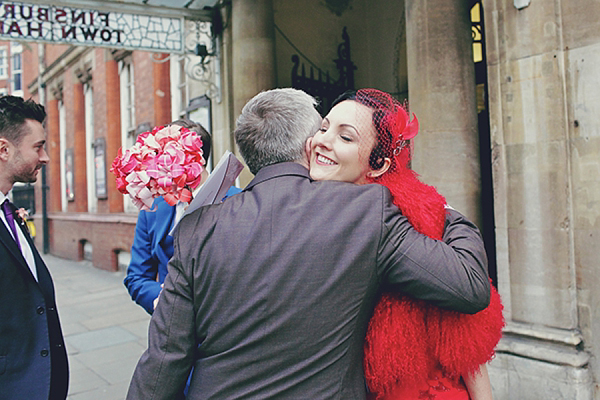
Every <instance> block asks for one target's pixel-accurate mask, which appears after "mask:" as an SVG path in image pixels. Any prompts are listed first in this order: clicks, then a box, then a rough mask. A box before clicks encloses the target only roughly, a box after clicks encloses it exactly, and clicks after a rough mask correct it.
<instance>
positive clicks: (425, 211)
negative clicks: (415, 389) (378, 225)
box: [364, 122, 504, 398]
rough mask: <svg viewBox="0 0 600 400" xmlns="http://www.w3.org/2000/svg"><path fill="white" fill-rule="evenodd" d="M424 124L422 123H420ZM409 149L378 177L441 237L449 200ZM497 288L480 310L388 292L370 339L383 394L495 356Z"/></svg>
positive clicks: (369, 368) (369, 365)
mask: <svg viewBox="0 0 600 400" xmlns="http://www.w3.org/2000/svg"><path fill="white" fill-rule="evenodd" d="M417 124H418V122H417ZM409 158H410V154H409V149H404V150H402V152H401V153H400V154H399V155H398V157H396V158H395V162H396V165H395V168H394V170H393V171H391V172H389V173H387V174H384V175H382V176H381V177H380V178H378V179H377V180H376V181H374V182H377V183H380V184H382V185H384V186H386V187H387V188H388V189H389V190H390V192H391V193H392V197H393V200H394V204H396V205H397V206H398V207H399V208H400V210H401V211H402V213H403V214H404V215H405V216H406V217H407V218H408V220H409V221H410V222H411V224H412V225H413V226H414V227H415V229H417V230H418V231H419V232H421V233H423V234H425V235H427V236H429V237H431V238H434V239H438V240H441V239H442V235H443V231H444V225H445V217H446V209H445V205H446V200H445V199H444V197H443V196H442V195H441V194H439V193H438V192H437V190H436V189H435V188H434V187H432V186H429V185H426V184H424V183H423V182H421V181H420V180H419V179H418V177H417V175H416V174H415V173H414V172H413V171H412V170H410V169H408V168H407V165H408V160H409ZM502 309H503V307H502V302H501V300H500V296H499V295H498V292H496V290H495V289H494V288H493V287H492V298H491V302H490V305H489V306H488V307H487V308H486V309H485V310H483V311H481V312H479V313H477V314H474V315H468V314H461V313H457V312H454V311H448V310H443V309H440V308H437V307H435V306H432V305H430V304H428V303H425V302H423V301H419V300H415V299H412V298H409V297H406V296H402V295H395V294H394V295H392V294H384V295H383V296H382V298H381V300H380V301H379V303H378V304H377V305H376V307H375V312H374V314H373V317H372V318H371V320H370V322H369V327H368V331H367V336H366V339H365V358H364V367H365V377H366V380H367V384H368V386H369V389H370V390H371V392H373V393H375V394H376V396H377V397H378V398H379V397H381V396H384V395H385V393H386V392H389V390H390V389H391V388H393V387H394V386H395V385H397V384H402V385H412V384H415V383H416V382H418V381H419V380H421V381H422V380H424V379H427V378H428V377H429V374H430V373H431V371H432V370H433V369H434V368H435V367H436V366H438V365H440V366H441V367H442V368H443V370H444V373H445V374H447V376H449V377H456V378H458V377H460V376H462V375H465V374H468V373H472V372H474V371H476V370H477V369H478V368H479V366H480V365H481V364H483V363H485V362H487V361H489V360H490V359H491V358H492V357H493V355H494V348H495V347H496V345H497V343H498V341H499V340H500V337H501V336H502V327H503V326H504V318H503V316H502Z"/></svg>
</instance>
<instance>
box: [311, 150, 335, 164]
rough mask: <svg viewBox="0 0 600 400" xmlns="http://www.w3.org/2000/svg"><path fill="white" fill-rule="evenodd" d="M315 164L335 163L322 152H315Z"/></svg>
mask: <svg viewBox="0 0 600 400" xmlns="http://www.w3.org/2000/svg"><path fill="white" fill-rule="evenodd" d="M315 160H316V162H317V164H319V165H336V164H337V163H336V162H335V161H333V160H332V159H331V158H329V157H325V156H324V155H323V154H319V153H317V157H316V158H315Z"/></svg>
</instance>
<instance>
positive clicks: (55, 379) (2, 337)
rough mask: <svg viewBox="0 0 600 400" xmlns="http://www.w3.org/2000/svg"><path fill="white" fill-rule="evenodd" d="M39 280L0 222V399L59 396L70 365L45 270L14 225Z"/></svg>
mask: <svg viewBox="0 0 600 400" xmlns="http://www.w3.org/2000/svg"><path fill="white" fill-rule="evenodd" d="M19 226H20V227H21V229H22V230H23V232H24V233H25V237H26V239H27V242H28V243H29V246H30V247H31V251H32V252H33V257H34V259H35V264H36V269H37V276H38V280H37V281H36V280H35V278H34V277H33V275H32V274H31V270H30V269H29V266H28V265H27V262H26V261H25V258H23V255H22V254H21V251H20V250H19V248H18V247H17V244H16V243H15V241H14V239H13V238H12V235H11V234H10V233H9V231H8V229H7V228H6V226H5V225H4V223H2V221H0V399H11V400H12V399H48V398H51V399H64V398H66V396H67V389H68V386H69V367H68V361H67V352H66V349H65V342H64V339H63V334H62V330H61V327H60V321H59V318H58V312H57V310H56V302H55V298H54V284H53V282H52V278H51V277H50V272H49V271H48V268H46V265H45V264H44V261H43V260H42V258H41V257H40V254H39V253H38V252H37V250H36V248H35V245H34V244H33V241H32V240H31V237H30V236H29V234H28V233H27V232H26V230H25V229H23V226H22V225H20V224H19Z"/></svg>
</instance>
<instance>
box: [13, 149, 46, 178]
mask: <svg viewBox="0 0 600 400" xmlns="http://www.w3.org/2000/svg"><path fill="white" fill-rule="evenodd" d="M15 163H16V164H21V165H20V168H19V169H18V170H17V171H15V173H14V175H13V181H14V182H23V183H33V182H35V181H37V171H38V170H40V169H41V168H42V167H43V166H44V165H43V164H38V165H36V167H35V168H33V169H31V167H30V166H28V165H25V163H23V159H22V157H21V154H20V153H19V154H17V155H16V157H15Z"/></svg>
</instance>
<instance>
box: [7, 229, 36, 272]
mask: <svg viewBox="0 0 600 400" xmlns="http://www.w3.org/2000/svg"><path fill="white" fill-rule="evenodd" d="M17 225H19V224H17ZM0 242H2V244H4V246H6V248H7V249H8V251H9V252H10V253H11V254H12V256H13V257H14V258H15V260H16V261H17V262H18V263H20V264H22V266H23V267H25V268H27V269H29V267H28V266H27V262H25V258H24V257H23V254H22V253H21V250H19V247H18V246H17V243H16V242H15V239H13V237H12V235H11V233H10V232H9V231H8V229H7V228H6V225H4V223H2V222H0ZM32 277H33V276H32Z"/></svg>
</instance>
